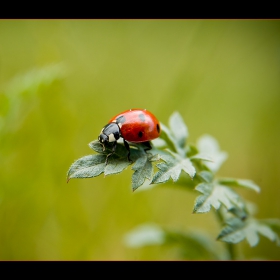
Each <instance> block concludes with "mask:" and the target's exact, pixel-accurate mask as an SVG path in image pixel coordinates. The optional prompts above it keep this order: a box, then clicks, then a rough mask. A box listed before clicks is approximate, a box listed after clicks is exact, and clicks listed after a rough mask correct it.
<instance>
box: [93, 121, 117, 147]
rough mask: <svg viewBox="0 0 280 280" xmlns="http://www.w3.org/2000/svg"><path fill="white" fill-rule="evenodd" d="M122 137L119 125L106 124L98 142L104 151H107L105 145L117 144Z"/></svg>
mask: <svg viewBox="0 0 280 280" xmlns="http://www.w3.org/2000/svg"><path fill="white" fill-rule="evenodd" d="M120 137H121V133H120V127H119V125H118V124H117V123H115V122H112V123H108V124H106V125H105V126H104V127H103V128H102V130H101V132H100V134H99V136H98V141H99V142H100V143H101V144H102V145H103V150H105V146H104V144H105V143H109V142H116V141H117V140H118V139H119V138H120Z"/></svg>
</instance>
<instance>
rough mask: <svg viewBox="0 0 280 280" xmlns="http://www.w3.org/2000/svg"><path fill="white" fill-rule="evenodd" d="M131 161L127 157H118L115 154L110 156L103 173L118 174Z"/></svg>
mask: <svg viewBox="0 0 280 280" xmlns="http://www.w3.org/2000/svg"><path fill="white" fill-rule="evenodd" d="M130 164H131V162H129V161H128V160H127V158H123V159H119V158H117V157H116V156H115V155H113V156H111V157H110V160H108V164H107V165H106V167H105V171H104V175H105V176H106V175H111V174H118V173H120V172H122V171H123V170H124V169H125V168H127V167H128V166H129V165H130Z"/></svg>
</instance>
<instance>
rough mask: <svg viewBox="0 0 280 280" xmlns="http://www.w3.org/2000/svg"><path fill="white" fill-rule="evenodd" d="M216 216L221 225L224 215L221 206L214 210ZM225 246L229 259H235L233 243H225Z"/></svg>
mask: <svg viewBox="0 0 280 280" xmlns="http://www.w3.org/2000/svg"><path fill="white" fill-rule="evenodd" d="M215 213H216V217H217V218H218V220H219V222H220V224H221V225H222V224H223V223H224V216H223V214H222V211H221V208H220V209H218V210H217V211H215ZM225 246H226V248H227V252H228V255H229V260H235V259H236V255H235V250H234V244H232V243H225Z"/></svg>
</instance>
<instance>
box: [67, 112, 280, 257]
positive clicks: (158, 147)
mask: <svg viewBox="0 0 280 280" xmlns="http://www.w3.org/2000/svg"><path fill="white" fill-rule="evenodd" d="M188 136H189V134H188V128H187V126H186V124H185V123H184V121H183V119H182V117H181V115H180V114H179V113H178V112H175V113H173V114H172V115H171V116H170V118H169V127H167V126H165V125H164V124H161V135H160V138H159V139H156V140H155V141H153V143H152V144H153V145H152V149H151V150H149V151H146V150H145V146H144V145H142V144H135V143H130V147H131V155H130V157H131V160H132V162H129V161H128V160H127V150H126V149H125V147H124V145H123V144H122V143H117V148H116V151H115V153H114V154H113V155H112V156H111V157H110V158H109V160H108V164H107V165H106V164H105V160H106V157H107V155H108V154H109V153H111V151H112V145H110V144H109V145H107V146H106V149H105V150H104V151H103V148H102V145H101V144H100V143H99V141H97V140H95V141H92V142H91V143H89V147H90V148H91V149H92V150H94V151H95V152H96V153H97V154H93V155H87V156H84V157H82V158H80V159H78V160H76V161H75V162H74V163H73V164H72V165H71V166H70V168H69V170H68V172H67V182H68V181H69V180H70V179H72V178H92V177H96V176H99V175H100V174H102V173H104V175H105V176H107V175H113V174H118V173H120V172H122V171H124V170H125V169H127V168H128V167H129V166H132V167H131V169H132V170H133V174H132V180H131V182H132V183H131V184H132V190H133V191H135V190H136V189H138V188H139V187H141V186H143V185H150V186H155V185H157V184H162V183H166V182H168V181H169V180H173V182H178V180H179V178H180V177H182V174H183V173H185V174H187V175H188V177H189V179H190V180H185V181H184V183H183V184H184V185H185V186H187V187H191V188H194V190H196V191H198V192H199V193H200V194H199V195H198V196H197V198H196V199H195V202H194V207H193V213H195V214H196V213H207V212H209V211H210V210H211V209H212V208H213V209H214V210H215V211H216V213H217V217H218V218H219V221H220V222H221V226H223V227H222V230H221V232H220V233H219V234H218V236H217V240H221V241H224V242H226V243H229V244H236V243H239V242H241V241H242V240H244V239H246V240H247V241H248V243H249V244H250V246H256V245H257V244H258V242H259V235H263V236H265V237H267V238H268V239H269V240H271V241H275V242H276V243H277V245H280V241H279V237H278V235H277V234H276V232H275V231H274V230H275V229H276V230H277V229H279V227H277V226H275V225H278V224H280V222H279V221H278V220H277V219H275V220H274V222H271V219H270V220H262V221H259V220H257V219H255V218H254V217H253V212H252V211H251V210H250V207H248V204H249V202H247V201H245V200H244V199H243V198H242V197H241V196H240V195H239V194H238V193H237V192H236V191H235V189H236V188H240V187H241V188H246V189H248V190H253V191H255V192H260V187H259V186H258V185H256V184H255V183H254V182H253V181H251V180H247V179H235V178H217V177H216V173H217V171H218V170H219V168H220V167H221V165H222V164H223V162H224V161H225V160H226V159H227V153H226V152H224V151H221V150H220V148H219V145H218V142H217V140H216V139H215V138H213V137H212V136H210V135H204V136H202V137H200V139H199V140H198V142H197V145H192V144H189V143H188ZM182 171H183V172H182ZM275 221H277V222H275ZM141 230H142V229H141ZM149 230H150V231H151V228H149ZM157 230H158V229H157ZM161 230H162V231H163V232H164V233H165V236H170V231H169V230H164V229H161ZM142 231H143V230H142ZM168 232H169V235H168V234H167V233H168ZM133 234H134V235H133ZM133 234H132V237H131V235H130V238H133V236H136V237H135V238H136V240H137V238H138V237H137V236H139V232H138V233H137V232H136V233H135V232H134V233H133ZM178 234H179V233H176V234H175V235H176V236H177V237H178ZM147 236H149V235H147ZM183 236H185V234H183ZM142 240H143V238H142ZM168 240H169V239H168V238H167V239H166V242H169V241H170V240H169V241H168ZM175 240H181V241H182V240H183V241H182V242H183V243H184V242H185V241H186V240H189V238H187V237H186V236H185V237H184V238H179V237H178V238H175ZM181 241H178V242H181ZM196 242H199V240H196ZM132 243H133V242H132ZM136 243H137V242H136ZM147 243H148V244H151V243H153V241H151V240H150V241H149V240H147ZM164 243H165V242H164V241H163V244H164ZM155 244H157V243H156V242H155ZM144 245H145V242H144ZM144 245H143V246H144ZM181 245H182V247H183V248H185V247H186V246H185V245H184V244H181ZM200 245H201V246H202V244H200ZM231 250H232V249H231ZM228 255H231V257H229V258H233V254H232V252H228Z"/></svg>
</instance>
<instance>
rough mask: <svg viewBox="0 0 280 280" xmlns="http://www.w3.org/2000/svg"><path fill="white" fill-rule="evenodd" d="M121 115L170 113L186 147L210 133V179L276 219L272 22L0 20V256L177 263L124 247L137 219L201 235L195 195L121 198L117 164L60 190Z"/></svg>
mask: <svg viewBox="0 0 280 280" xmlns="http://www.w3.org/2000/svg"><path fill="white" fill-rule="evenodd" d="M130 108H146V109H148V110H150V111H152V112H153V113H154V114H155V115H156V116H157V117H158V119H159V120H160V121H161V122H162V123H164V124H166V125H167V124H168V119H169V116H170V115H171V114H172V113H173V112H174V111H178V112H179V113H180V114H181V115H182V117H183V118H184V120H185V122H186V124H187V126H188V129H189V134H190V136H189V142H191V143H196V141H197V139H198V138H199V137H200V136H201V135H203V134H205V133H208V134H210V135H212V136H214V137H215V138H216V139H217V140H218V141H219V144H220V147H221V149H222V150H224V151H226V152H227V153H228V155H229V157H228V160H227V161H226V162H225V164H224V165H223V166H222V168H221V169H220V170H219V173H218V175H219V176H227V177H235V178H244V179H251V180H253V181H254V182H255V183H256V184H258V185H259V186H260V187H261V193H259V194H256V193H254V192H253V191H250V190H246V191H245V190H240V191H238V192H239V193H240V194H241V195H242V196H243V197H244V198H246V199H247V200H249V201H251V202H254V203H255V204H256V205H257V207H258V212H257V214H256V217H257V218H260V219H262V218H279V217H280V206H279V205H280V204H279V199H280V176H279V174H280V149H279V143H280V125H279V120H280V21H278V20H0V129H1V130H0V259H1V260H178V259H179V257H178V255H177V253H176V250H172V249H170V248H163V247H160V246H147V247H144V248H128V247H127V246H125V244H124V242H123V237H124V235H125V234H126V233H127V232H129V231H130V230H132V229H133V228H134V227H136V226H138V225H139V224H142V223H156V224H159V225H162V226H165V227H169V228H171V229H178V230H182V231H188V230H190V229H198V230H202V231H205V232H207V233H209V234H210V236H211V237H212V238H213V240H215V238H216V237H217V235H218V233H219V232H220V229H221V228H220V226H219V224H218V223H217V221H216V220H215V216H214V214H213V213H212V211H213V210H212V211H211V212H210V213H207V214H196V215H194V214H191V213H192V209H193V205H194V200H195V198H196V197H197V195H198V194H199V193H197V192H196V191H187V190H184V189H182V188H177V187H176V185H175V184H174V183H172V182H170V183H169V184H163V185H158V186H156V187H155V188H153V189H151V190H147V191H141V187H140V188H139V190H136V191H135V192H132V189H131V175H132V170H131V169H130V168H128V169H127V170H125V171H124V172H122V173H121V174H119V175H115V176H108V177H105V178H104V176H103V175H101V176H99V177H97V178H91V179H72V180H70V182H69V183H68V184H67V183H66V172H67V170H68V168H69V167H70V165H71V164H72V163H73V162H74V160H76V159H78V158H80V157H82V156H84V155H88V154H92V153H93V151H92V150H91V149H90V148H89V147H88V143H89V142H90V141H92V140H95V139H97V136H98V134H99V132H100V130H101V128H102V127H103V126H104V125H105V124H106V123H107V122H108V120H109V119H110V118H111V117H112V116H113V115H115V114H117V113H119V112H121V111H123V110H126V109H130ZM217 242H219V241H217ZM219 243H222V242H219ZM236 247H237V250H238V251H239V252H240V254H241V256H242V258H243V259H255V258H257V259H268V260H276V259H280V249H279V247H277V246H276V245H275V244H274V243H271V242H270V241H269V240H267V239H266V238H264V237H261V239H260V243H259V245H258V246H256V247H254V248H251V247H250V246H249V245H248V243H247V242H246V241H243V242H241V243H240V244H238V245H237V246H236ZM197 259H199V257H198V258H197Z"/></svg>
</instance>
